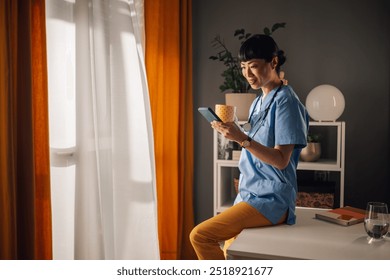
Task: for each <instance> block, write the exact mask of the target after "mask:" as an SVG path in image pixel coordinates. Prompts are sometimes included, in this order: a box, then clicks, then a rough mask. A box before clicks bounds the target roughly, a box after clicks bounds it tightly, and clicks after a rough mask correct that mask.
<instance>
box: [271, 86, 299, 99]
mask: <svg viewBox="0 0 390 280" xmlns="http://www.w3.org/2000/svg"><path fill="white" fill-rule="evenodd" d="M276 99H277V100H278V103H284V102H297V101H299V98H298V96H297V94H296V93H295V91H294V89H293V88H292V87H291V86H290V85H284V86H282V88H281V89H280V93H278V97H277V98H276Z"/></svg>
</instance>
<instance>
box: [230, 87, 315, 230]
mask: <svg viewBox="0 0 390 280" xmlns="http://www.w3.org/2000/svg"><path fill="white" fill-rule="evenodd" d="M276 91H277V88H275V89H274V90H272V91H271V92H270V93H269V94H267V95H266V97H265V99H264V100H263V101H262V102H261V101H260V102H257V104H256V100H255V101H254V102H253V103H252V105H251V108H250V113H252V111H253V114H252V117H251V118H250V123H251V126H252V127H251V130H250V131H249V132H247V134H248V135H249V136H250V137H251V138H252V139H253V140H254V141H256V142H259V143H261V144H262V145H264V146H267V147H272V148H273V147H274V146H276V145H287V144H294V145H295V147H294V151H293V153H292V156H291V158H290V162H289V164H288V166H287V167H286V168H285V169H283V170H280V169H278V168H276V167H273V166H271V165H269V164H266V163H264V162H262V161H261V160H259V159H258V158H256V157H255V156H253V155H252V154H251V153H250V152H249V151H247V150H245V149H242V152H241V158H240V161H239V169H240V173H241V174H240V182H239V193H238V195H237V198H236V200H235V204H236V203H238V202H241V201H245V202H247V203H249V204H250V205H252V206H253V207H255V208H256V209H257V210H258V211H259V212H260V213H261V214H263V215H264V216H265V217H266V218H267V219H268V220H270V221H271V222H272V223H273V224H275V223H277V222H278V221H279V220H280V218H281V217H282V215H284V213H286V211H288V216H287V224H294V223H295V219H296V218H295V203H296V195H297V176H296V169H297V165H298V158H299V154H300V152H301V150H302V148H304V147H305V146H306V144H307V142H306V140H307V132H308V127H309V116H308V113H307V111H306V109H305V107H304V106H303V104H302V103H301V102H300V101H299V99H298V96H297V95H296V94H295V92H294V90H293V89H292V88H291V87H290V86H282V87H281V88H280V89H279V91H278V92H277V93H276ZM275 93H276V96H275V98H274V100H272V99H273V96H274V95H275ZM259 98H261V97H259ZM271 102H272V103H271ZM255 105H256V108H254V107H255ZM268 106H270V107H269V111H268V114H267V115H266V116H265V118H264V116H262V115H264V111H265V109H266V108H268ZM260 107H261V108H260Z"/></svg>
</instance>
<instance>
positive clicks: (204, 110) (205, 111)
mask: <svg viewBox="0 0 390 280" xmlns="http://www.w3.org/2000/svg"><path fill="white" fill-rule="evenodd" d="M198 111H199V113H201V114H202V115H203V117H205V119H206V120H207V121H208V122H212V121H218V122H221V121H222V120H221V119H220V118H219V117H218V116H217V114H216V113H215V112H214V111H213V109H211V108H209V107H199V108H198Z"/></svg>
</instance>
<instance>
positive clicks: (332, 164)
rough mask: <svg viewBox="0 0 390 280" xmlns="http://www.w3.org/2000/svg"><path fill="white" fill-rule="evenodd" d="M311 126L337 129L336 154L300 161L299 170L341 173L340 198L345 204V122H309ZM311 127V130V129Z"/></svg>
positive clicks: (341, 204)
mask: <svg viewBox="0 0 390 280" xmlns="http://www.w3.org/2000/svg"><path fill="white" fill-rule="evenodd" d="M309 126H310V128H311V127H326V128H328V129H331V128H334V129H336V139H334V140H335V142H336V143H335V146H336V154H335V155H333V156H331V157H329V158H323V157H321V158H320V159H319V160H318V161H315V162H303V161H300V162H299V163H298V170H314V171H334V172H339V173H340V190H339V199H340V207H343V206H344V175H345V122H316V121H311V122H310V123H309ZM310 128H309V130H310Z"/></svg>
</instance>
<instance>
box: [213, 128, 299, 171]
mask: <svg viewBox="0 0 390 280" xmlns="http://www.w3.org/2000/svg"><path fill="white" fill-rule="evenodd" d="M211 126H212V127H213V128H214V129H215V130H217V131H218V132H219V133H221V134H222V135H223V136H224V137H225V138H227V139H229V140H231V141H235V142H237V143H238V144H241V143H242V142H243V141H244V140H246V139H247V138H248V136H247V135H246V134H245V133H244V132H242V131H241V129H240V128H239V127H238V126H237V125H236V124H235V123H233V122H231V123H222V122H216V121H214V122H212V123H211ZM246 149H247V150H248V151H249V152H250V153H252V154H253V155H254V156H255V157H257V158H258V159H260V160H261V161H263V162H265V163H267V164H269V165H272V166H274V167H276V168H278V169H281V170H282V169H284V168H286V167H287V165H288V163H289V161H290V157H291V154H292V152H293V150H294V144H290V145H276V146H275V147H273V148H270V147H266V146H264V145H262V144H260V143H258V142H256V141H254V140H252V141H251V142H250V146H249V147H246Z"/></svg>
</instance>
